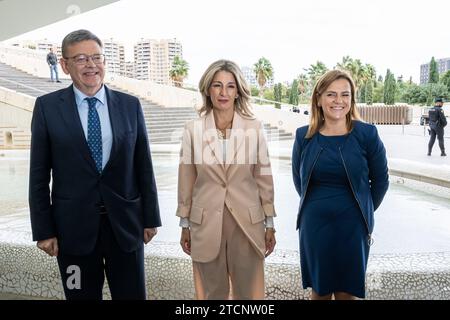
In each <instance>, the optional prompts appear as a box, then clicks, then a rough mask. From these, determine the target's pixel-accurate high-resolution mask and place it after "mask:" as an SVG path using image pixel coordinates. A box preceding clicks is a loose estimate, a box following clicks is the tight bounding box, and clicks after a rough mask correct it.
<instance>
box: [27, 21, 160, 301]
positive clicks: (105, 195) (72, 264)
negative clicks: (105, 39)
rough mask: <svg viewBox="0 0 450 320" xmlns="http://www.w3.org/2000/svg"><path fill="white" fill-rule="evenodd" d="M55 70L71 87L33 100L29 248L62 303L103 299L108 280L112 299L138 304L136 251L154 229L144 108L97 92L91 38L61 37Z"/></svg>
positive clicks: (98, 58)
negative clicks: (58, 284)
mask: <svg viewBox="0 0 450 320" xmlns="http://www.w3.org/2000/svg"><path fill="white" fill-rule="evenodd" d="M60 62H61V66H62V69H63V70H64V72H65V73H66V74H70V76H71V78H72V81H73V85H71V86H70V87H68V88H66V89H62V90H59V91H56V92H53V93H50V94H47V95H44V96H41V97H39V98H37V99H36V104H35V107H34V111H33V119H32V124H31V131H32V138H31V159H30V183H29V204H30V214H31V226H32V231H33V240H34V241H37V246H38V247H39V248H40V249H42V250H44V251H45V252H46V253H47V254H49V255H50V256H56V257H57V260H58V265H59V269H60V273H61V277H62V282H63V287H64V293H65V296H66V298H67V299H102V288H103V284H104V275H105V274H106V278H107V280H108V285H109V288H110V291H111V296H112V298H113V299H145V275H144V249H143V247H144V246H143V243H145V244H146V243H148V242H149V241H150V240H151V239H152V238H153V236H154V235H155V234H156V232H157V227H159V226H161V220H160V215H159V205H158V199H157V191H156V184H155V178H154V173H153V167H152V161H151V155H150V148H149V142H148V138H147V132H146V128H145V123H144V117H143V113H142V108H141V105H140V103H139V100H138V99H137V98H135V97H133V96H130V95H127V94H124V93H120V92H117V91H114V90H111V89H109V88H108V87H106V86H105V85H104V84H103V78H104V72H105V57H104V55H103V52H102V42H101V41H100V39H99V38H97V37H96V36H95V35H94V34H92V33H91V32H89V31H87V30H78V31H74V32H72V33H70V34H68V35H67V36H66V37H65V38H64V40H63V43H62V58H61V61H60ZM50 177H51V178H52V185H51V190H50V187H49V183H50Z"/></svg>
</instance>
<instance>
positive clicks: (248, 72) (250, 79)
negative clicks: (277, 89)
mask: <svg viewBox="0 0 450 320" xmlns="http://www.w3.org/2000/svg"><path fill="white" fill-rule="evenodd" d="M241 70H242V73H243V74H244V78H245V80H246V81H247V83H248V84H249V85H250V86H254V87H258V86H259V85H258V80H257V79H256V74H255V71H254V70H253V67H249V66H243V67H241ZM265 87H266V88H271V87H273V78H272V79H269V80H267V82H266V85H265Z"/></svg>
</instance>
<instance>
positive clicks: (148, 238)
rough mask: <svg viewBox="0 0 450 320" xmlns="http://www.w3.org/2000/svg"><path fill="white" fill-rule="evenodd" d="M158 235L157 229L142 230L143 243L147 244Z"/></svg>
mask: <svg viewBox="0 0 450 320" xmlns="http://www.w3.org/2000/svg"><path fill="white" fill-rule="evenodd" d="M157 233H158V229H157V228H145V229H144V243H145V244H147V243H149V242H150V241H152V239H153V237H154V236H156V234H157Z"/></svg>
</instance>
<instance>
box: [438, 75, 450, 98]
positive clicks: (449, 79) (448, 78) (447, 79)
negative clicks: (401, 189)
mask: <svg viewBox="0 0 450 320" xmlns="http://www.w3.org/2000/svg"><path fill="white" fill-rule="evenodd" d="M439 83H441V84H443V85H444V86H446V87H447V91H448V92H449V93H450V70H449V71H447V72H445V73H443V74H442V75H441V78H440V80H439Z"/></svg>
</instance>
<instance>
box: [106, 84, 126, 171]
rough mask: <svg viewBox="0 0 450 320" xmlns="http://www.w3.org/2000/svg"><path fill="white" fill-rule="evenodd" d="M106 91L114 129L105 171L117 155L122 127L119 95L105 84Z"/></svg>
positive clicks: (110, 119)
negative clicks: (118, 139)
mask: <svg viewBox="0 0 450 320" xmlns="http://www.w3.org/2000/svg"><path fill="white" fill-rule="evenodd" d="M105 93H106V103H107V105H108V113H109V121H110V122H111V131H112V146H111V153H110V155H109V159H108V162H107V163H106V165H105V168H104V169H103V171H105V170H107V169H108V168H109V167H110V165H111V163H112V162H113V160H114V158H115V157H116V156H117V137H118V132H120V128H121V124H122V122H121V120H122V119H121V116H120V108H119V101H118V99H117V95H116V94H115V93H114V91H112V90H111V89H109V88H108V87H107V86H105Z"/></svg>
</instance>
